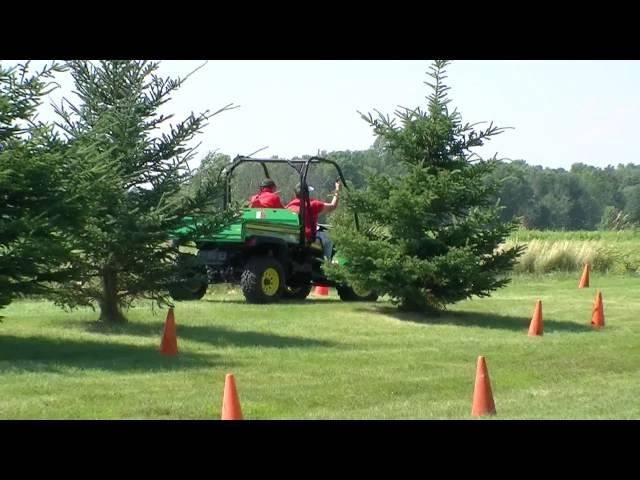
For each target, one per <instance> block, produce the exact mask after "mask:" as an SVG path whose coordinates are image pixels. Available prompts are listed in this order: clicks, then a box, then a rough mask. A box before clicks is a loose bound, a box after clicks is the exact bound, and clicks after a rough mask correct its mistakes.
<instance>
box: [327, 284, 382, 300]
mask: <svg viewBox="0 0 640 480" xmlns="http://www.w3.org/2000/svg"><path fill="white" fill-rule="evenodd" d="M336 290H337V291H338V296H339V297H340V300H342V301H343V302H375V301H376V300H377V299H378V294H377V293H375V292H372V291H359V290H355V291H354V289H353V288H351V287H347V286H338V287H336Z"/></svg>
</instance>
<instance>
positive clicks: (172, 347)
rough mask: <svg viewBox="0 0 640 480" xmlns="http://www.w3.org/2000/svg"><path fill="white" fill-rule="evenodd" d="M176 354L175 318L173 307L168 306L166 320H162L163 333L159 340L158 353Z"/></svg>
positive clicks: (170, 355)
mask: <svg viewBox="0 0 640 480" xmlns="http://www.w3.org/2000/svg"><path fill="white" fill-rule="evenodd" d="M177 354H178V339H177V338H176V319H175V317H174V315H173V307H169V313H167V320H166V321H165V322H164V333H163V334H162V341H161V342H160V355H167V356H169V357H175V356H176V355H177Z"/></svg>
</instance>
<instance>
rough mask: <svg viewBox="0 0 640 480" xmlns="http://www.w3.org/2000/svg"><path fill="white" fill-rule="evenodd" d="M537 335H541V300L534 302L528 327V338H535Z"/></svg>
mask: <svg viewBox="0 0 640 480" xmlns="http://www.w3.org/2000/svg"><path fill="white" fill-rule="evenodd" d="M539 335H542V300H538V301H537V302H536V306H535V308H534V309H533V317H531V324H530V325H529V336H530V337H537V336H539Z"/></svg>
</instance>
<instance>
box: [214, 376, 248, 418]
mask: <svg viewBox="0 0 640 480" xmlns="http://www.w3.org/2000/svg"><path fill="white" fill-rule="evenodd" d="M220 419H221V420H243V418H242V410H240V399H239V398H238V392H237V391H236V381H235V379H234V377H233V373H227V374H226V375H225V377H224V394H223V396H222V415H221V417H220Z"/></svg>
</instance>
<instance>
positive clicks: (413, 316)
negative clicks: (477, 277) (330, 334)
mask: <svg viewBox="0 0 640 480" xmlns="http://www.w3.org/2000/svg"><path fill="white" fill-rule="evenodd" d="M357 310H358V311H360V312H372V311H373V312H376V313H381V314H383V315H389V316H391V317H394V318H397V319H398V320H402V321H407V322H414V323H420V324H429V325H457V326H461V327H483V328H493V329H499V330H516V331H525V332H526V331H527V330H528V328H529V324H530V322H531V318H525V317H514V316H507V315H498V314H493V313H482V312H450V311H445V312H439V313H428V314H422V313H414V312H403V311H401V310H398V309H397V308H395V307H391V306H388V305H381V306H373V307H371V308H358V309H357ZM543 325H544V331H545V332H561V331H564V332H586V331H591V330H592V328H591V326H590V325H588V324H580V323H575V322H567V321H563V320H551V319H547V318H543Z"/></svg>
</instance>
